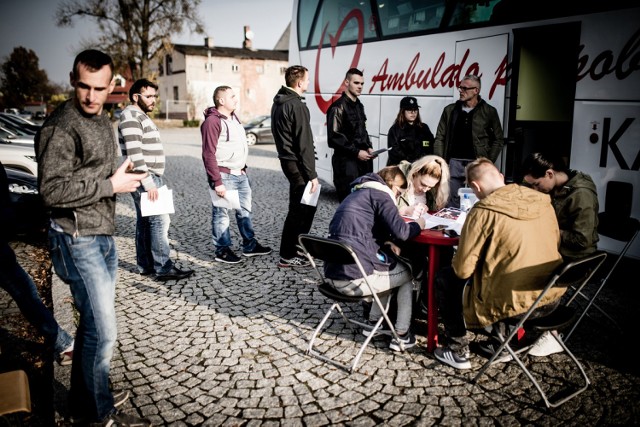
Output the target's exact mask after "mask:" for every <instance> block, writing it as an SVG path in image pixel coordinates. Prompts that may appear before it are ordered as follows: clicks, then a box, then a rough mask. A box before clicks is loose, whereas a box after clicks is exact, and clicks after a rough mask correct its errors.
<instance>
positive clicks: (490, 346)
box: [478, 340, 513, 363]
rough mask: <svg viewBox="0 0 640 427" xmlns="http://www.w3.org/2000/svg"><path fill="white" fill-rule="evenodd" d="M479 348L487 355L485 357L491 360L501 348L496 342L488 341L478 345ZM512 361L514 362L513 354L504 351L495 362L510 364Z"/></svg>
mask: <svg viewBox="0 0 640 427" xmlns="http://www.w3.org/2000/svg"><path fill="white" fill-rule="evenodd" d="M478 347H479V348H480V351H482V352H483V353H484V354H485V356H487V357H488V358H490V357H491V356H493V355H494V353H495V352H496V350H497V349H498V347H500V346H499V345H498V343H496V342H494V341H493V340H486V341H483V342H481V343H480V344H478ZM511 360H513V357H512V356H511V354H509V352H508V351H507V350H502V353H501V354H500V356H498V357H497V358H496V359H495V360H494V361H493V362H494V363H506V362H510V361H511Z"/></svg>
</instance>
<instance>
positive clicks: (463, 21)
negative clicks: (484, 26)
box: [449, 0, 500, 27]
mask: <svg viewBox="0 0 640 427" xmlns="http://www.w3.org/2000/svg"><path fill="white" fill-rule="evenodd" d="M497 3H500V0H491V1H483V0H476V1H460V2H457V3H456V8H455V9H454V11H453V14H452V15H451V19H450V20H449V26H450V27H458V26H466V25H473V24H481V23H486V22H489V20H490V19H491V12H492V11H493V7H494V6H495V5H496V4H497Z"/></svg>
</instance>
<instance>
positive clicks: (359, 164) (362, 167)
mask: <svg viewBox="0 0 640 427" xmlns="http://www.w3.org/2000/svg"><path fill="white" fill-rule="evenodd" d="M331 166H332V167H333V186H334V187H336V193H337V195H338V200H339V201H340V202H342V201H343V200H344V199H346V198H347V196H348V195H349V194H351V183H352V182H353V181H354V180H355V179H356V178H358V177H360V176H362V175H365V174H367V173H370V172H373V160H367V161H364V162H363V161H360V160H358V158H357V157H356V158H354V157H353V155H352V154H350V153H349V154H345V153H342V152H338V151H337V150H336V151H334V153H333V157H332V158H331Z"/></svg>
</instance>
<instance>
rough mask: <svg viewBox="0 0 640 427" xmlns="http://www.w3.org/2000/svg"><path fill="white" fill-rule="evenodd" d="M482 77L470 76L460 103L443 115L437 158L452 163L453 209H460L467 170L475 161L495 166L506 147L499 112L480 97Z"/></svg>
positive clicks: (451, 197)
mask: <svg viewBox="0 0 640 427" xmlns="http://www.w3.org/2000/svg"><path fill="white" fill-rule="evenodd" d="M480 88H481V85H480V77H478V76H476V75H473V74H469V75H466V76H464V77H463V79H462V83H460V86H458V91H459V93H460V99H459V100H458V101H457V102H455V103H453V104H450V105H447V106H446V107H445V108H444V111H443V112H442V116H441V117H440V122H439V123H438V129H437V131H436V140H435V143H434V146H433V150H434V154H436V155H438V156H440V157H442V158H444V159H445V160H446V161H447V162H448V163H449V170H450V173H451V179H450V181H449V182H450V185H449V187H450V190H451V196H450V197H449V204H448V206H450V207H456V208H458V207H460V197H459V196H458V189H459V188H461V187H462V186H463V185H464V180H465V178H464V176H465V172H464V168H465V166H466V165H467V164H469V163H471V161H473V160H474V159H477V158H479V157H486V158H488V159H489V160H491V161H492V162H494V163H495V161H496V159H497V158H498V156H499V155H500V152H501V151H502V146H503V145H504V135H503V134H502V125H501V124H500V118H499V117H498V111H497V110H496V109H495V108H494V107H492V106H491V105H489V104H487V102H486V101H485V100H484V99H482V97H480Z"/></svg>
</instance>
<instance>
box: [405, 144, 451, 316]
mask: <svg viewBox="0 0 640 427" xmlns="http://www.w3.org/2000/svg"><path fill="white" fill-rule="evenodd" d="M398 167H399V168H400V170H401V171H402V172H403V173H404V175H405V177H406V178H407V189H406V190H405V191H404V193H403V194H402V195H400V197H398V199H397V202H396V204H397V206H398V210H399V212H400V215H403V216H407V217H414V218H415V217H419V216H421V215H422V214H423V213H426V212H434V211H437V210H440V209H442V208H444V207H445V206H446V205H447V201H448V200H449V166H447V162H445V161H444V159H443V158H442V157H440V156H436V155H427V156H424V157H421V158H419V159H418V160H416V161H415V162H413V163H409V162H406V161H403V162H400V164H399V165H398ZM396 243H397V244H398V245H399V246H400V247H401V248H402V257H401V258H402V259H403V262H405V263H406V264H407V265H408V266H410V267H411V274H412V275H413V278H414V279H415V280H421V281H422V280H424V279H425V274H424V271H425V270H426V267H427V248H426V247H425V246H424V245H421V244H417V243H414V242H411V241H407V242H396ZM452 257H453V249H451V248H449V247H446V248H445V247H443V248H442V249H441V250H440V265H447V264H450V260H451V258H452ZM426 295H427V293H426V292H422V291H420V292H419V294H418V298H417V301H418V302H419V303H420V304H421V305H422V306H423V307H426V306H427V301H426ZM423 307H416V309H415V310H414V311H415V312H416V313H421V312H422V313H423V314H424V312H426V309H423Z"/></svg>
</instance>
